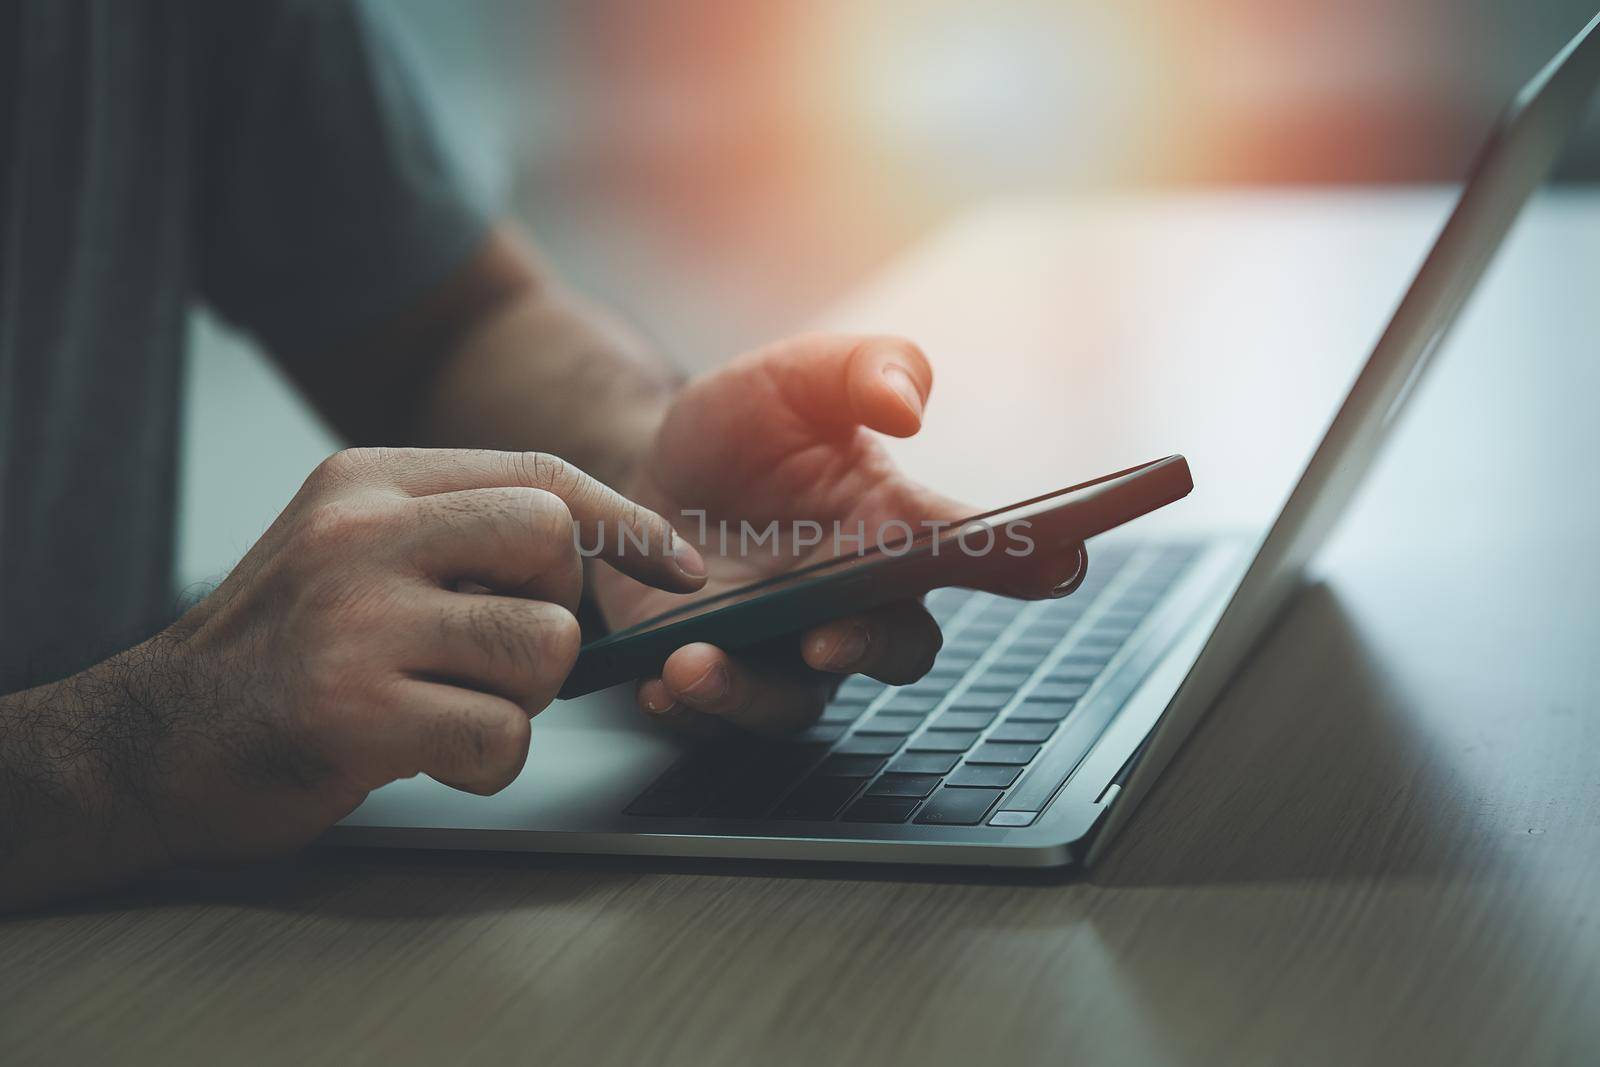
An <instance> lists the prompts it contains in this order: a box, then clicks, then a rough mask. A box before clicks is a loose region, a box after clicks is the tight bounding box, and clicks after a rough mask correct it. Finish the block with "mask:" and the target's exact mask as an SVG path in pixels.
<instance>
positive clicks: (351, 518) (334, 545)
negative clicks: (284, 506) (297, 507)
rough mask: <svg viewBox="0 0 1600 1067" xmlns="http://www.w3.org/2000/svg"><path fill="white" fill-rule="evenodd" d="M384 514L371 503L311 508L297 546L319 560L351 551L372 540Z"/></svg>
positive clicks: (348, 502) (342, 501) (330, 503)
mask: <svg viewBox="0 0 1600 1067" xmlns="http://www.w3.org/2000/svg"><path fill="white" fill-rule="evenodd" d="M382 521H383V515H382V514H381V513H380V511H379V509H377V508H375V507H374V506H373V505H372V504H371V503H370V502H366V501H356V500H349V499H336V500H329V501H326V502H324V503H321V504H318V505H317V506H316V507H314V508H312V509H310V511H308V512H307V513H306V515H305V516H304V518H303V519H302V520H301V522H300V524H299V528H298V530H297V531H296V536H295V539H294V540H295V542H296V547H297V548H298V549H301V550H303V551H305V552H307V553H309V554H310V558H313V559H314V558H317V557H319V556H321V555H323V554H325V553H327V552H329V551H339V550H343V549H349V548H352V547H354V546H356V545H359V544H362V543H364V542H365V541H367V540H368V539H370V538H371V537H372V536H373V534H374V532H375V530H376V527H377V526H379V525H381V523H382Z"/></svg>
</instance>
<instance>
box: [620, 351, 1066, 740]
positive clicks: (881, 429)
mask: <svg viewBox="0 0 1600 1067" xmlns="http://www.w3.org/2000/svg"><path fill="white" fill-rule="evenodd" d="M932 387H933V370H932V368H931V367H930V366H929V364H928V360H927V358H926V357H925V356H924V355H923V354H922V352H921V351H920V350H919V349H918V348H917V346H916V345H913V344H912V343H910V342H909V341H906V340H903V339H900V338H894V337H862V336H836V335H815V334H814V335H804V336H800V337H796V338H792V339H790V340H787V341H782V342H779V343H777V344H774V345H771V346H769V347H767V348H764V349H760V350H758V351H756V352H754V353H751V354H749V355H746V356H742V357H740V358H739V359H737V360H735V361H733V362H732V363H730V364H729V365H727V366H726V367H724V368H722V369H720V370H717V371H715V372H713V373H711V374H709V375H707V376H705V377H703V378H700V379H698V380H696V381H694V382H691V383H690V384H689V385H688V386H687V387H686V388H685V389H684V390H683V392H682V393H681V394H680V395H679V396H678V398H677V399H676V401H675V402H674V403H673V405H672V407H671V409H670V410H669V411H668V413H667V416H666V418H665V420H664V421H663V423H662V426H661V429H660V431H659V433H658V434H657V436H656V439H655V442H654V445H653V447H652V448H651V449H650V450H649V451H648V453H647V454H646V455H644V456H643V457H642V458H641V461H640V463H639V465H638V468H637V472H636V475H635V477H634V478H633V479H632V481H631V482H629V483H628V484H625V485H623V486H620V487H619V488H621V489H622V490H623V491H624V492H625V493H627V494H628V495H629V496H631V497H632V498H633V499H635V500H637V501H638V502H639V503H641V504H643V505H644V506H646V507H648V508H652V509H654V510H655V511H657V512H659V513H660V514H662V515H664V516H666V517H667V518H668V520H669V521H672V522H673V523H674V524H676V525H677V527H678V532H679V533H680V535H682V536H684V537H686V538H688V539H689V540H691V541H695V542H696V543H697V545H698V547H699V549H700V552H701V554H702V555H703V556H704V557H705V560H706V563H707V566H708V569H709V578H710V580H709V581H708V582H707V584H706V586H705V589H704V590H703V591H702V593H701V594H699V595H714V594H716V593H719V592H725V591H727V590H728V589H732V588H735V587H737V586H739V585H742V584H745V583H747V582H752V581H757V580H759V579H762V578H767V577H771V576H773V575H774V574H778V573H782V572H784V571H788V570H792V569H794V568H797V567H802V566H805V565H807V564H810V563H815V562H818V561H820V560H822V559H826V558H829V557H831V556H832V555H834V554H835V553H834V549H835V544H836V542H835V538H834V531H835V530H836V529H837V530H839V531H841V532H842V535H843V537H846V538H853V537H855V536H856V535H857V534H859V533H860V532H862V531H863V530H864V531H865V534H866V541H865V544H864V545H863V548H866V549H870V548H871V547H873V546H874V545H875V544H877V543H878V541H879V539H880V538H883V539H885V540H886V541H888V543H891V544H892V543H894V539H895V538H898V537H903V536H904V534H905V532H906V529H907V528H908V527H909V529H910V530H911V531H912V532H916V533H920V532H922V530H923V527H922V525H921V524H923V523H954V522H958V521H960V520H961V519H963V518H965V517H967V516H970V515H972V514H973V513H974V511H975V510H976V509H973V508H969V507H966V506H963V505H961V504H958V503H956V502H954V501H952V500H950V499H948V498H946V497H943V496H940V495H939V494H937V493H935V492H933V491H931V490H929V489H927V488H925V487H923V486H921V485H918V484H917V483H915V482H913V481H911V480H910V479H908V478H906V477H905V476H904V475H902V474H901V473H900V472H899V470H898V469H897V468H896V467H895V465H894V463H893V462H892V461H891V460H890V459H889V456H888V454H887V452H886V451H885V450H884V448H883V446H882V443H881V442H880V440H879V439H878V436H877V435H878V434H889V435H891V436H894V437H909V436H911V435H912V434H914V433H916V432H917V431H918V430H919V429H920V428H921V426H922V417H923V410H924V408H925V407H926V405H927V402H928V395H929V392H930V391H931V389H932ZM773 523H776V524H777V531H778V533H777V540H776V542H775V543H774V542H771V541H766V540H763V541H762V542H761V543H760V544H759V545H754V546H752V543H751V542H750V541H749V540H748V539H746V538H744V537H741V530H748V531H751V532H752V533H756V534H761V535H763V536H764V535H765V534H766V531H767V528H768V527H769V526H770V525H771V524H773ZM796 524H799V525H796ZM901 524H904V525H901ZM723 531H726V537H725V538H724V536H723ZM884 531H888V532H887V534H885V533H884ZM797 532H799V533H800V534H801V536H796V533H797ZM813 538H816V540H815V541H813ZM724 541H726V545H725V550H724ZM842 543H843V544H846V545H850V546H851V547H852V548H854V546H855V542H854V541H844V542H842ZM1077 566H1078V559H1077V554H1076V553H1075V552H1066V553H1055V552H1045V553H1043V554H1042V555H1041V556H1040V558H1039V561H1038V564H1037V565H1036V566H1034V567H1033V568H1032V569H1031V573H1028V574H1026V575H1024V576H1022V577H1018V576H1017V574H1016V572H1012V573H1011V575H1010V576H1009V577H1008V578H1007V579H1006V584H1005V585H1004V586H1002V587H999V588H996V589H995V590H993V591H995V592H1001V593H1005V594H1007V595H1011V596H1021V597H1027V598H1039V597H1046V596H1050V595H1052V593H1053V592H1055V591H1056V590H1057V589H1058V588H1063V587H1065V585H1066V583H1068V582H1069V581H1070V580H1071V579H1073V578H1074V577H1075V576H1076V575H1075V573H1074V572H1075V571H1076V569H1077ZM1055 571H1060V572H1061V573H1054V572H1055ZM594 582H595V593H596V597H597V602H598V604H599V606H600V610H601V613H602V614H603V615H604V617H605V618H606V620H607V622H608V624H609V625H611V626H612V627H613V628H614V629H621V628H623V627H627V626H631V625H633V624H635V623H637V622H640V621H642V620H644V619H647V618H649V617H651V616H653V615H657V614H660V613H661V612H663V611H666V610H668V609H670V608H672V607H674V606H676V605H677V604H679V603H681V602H682V601H681V599H680V598H678V597H675V596H673V595H672V594H669V593H663V592H661V591H660V590H655V589H651V588H649V587H647V586H644V585H642V584H640V583H638V582H635V581H633V580H631V579H629V578H627V577H625V576H623V575H620V574H617V573H615V572H612V571H610V570H609V569H607V568H599V569H597V570H596V572H595V575H594ZM941 640H942V639H941V637H940V633H939V627H938V625H937V623H935V622H934V620H933V618H932V616H931V615H929V614H928V612H927V610H926V609H924V608H923V606H922V604H921V603H919V602H916V601H908V602H904V603H898V604H891V605H889V606H887V607H884V608H880V609H877V610H875V611H872V612H869V613H866V614H862V615H857V616H853V617H850V618H844V619H839V620H836V621H834V622H830V623H827V624H825V625H822V626H818V627H816V628H814V629H811V630H809V631H807V632H805V633H803V634H801V635H800V636H799V637H798V638H797V641H796V646H795V647H793V648H792V649H790V650H788V654H786V655H779V656H776V657H761V658H759V659H755V658H743V659H741V658H736V657H734V656H731V655H729V654H728V653H726V652H724V651H723V650H721V649H719V648H717V647H715V646H713V645H709V644H703V643H699V644H690V645H686V646H684V647H683V648H680V649H678V650H677V651H676V652H674V653H673V654H672V656H671V657H670V658H669V659H668V660H667V662H666V665H665V666H664V667H663V669H662V672H661V677H659V678H648V679H645V680H643V681H642V682H640V684H639V688H638V699H639V704H640V706H641V707H642V708H643V709H644V710H645V711H646V712H647V713H650V714H652V715H654V716H657V717H659V718H660V719H661V720H663V721H667V722H673V723H681V724H685V725H690V726H694V725H703V724H704V723H705V721H706V719H707V718H708V717H710V718H712V719H721V720H724V721H727V722H731V723H734V724H736V725H738V726H740V727H743V728H746V729H750V730H754V731H757V732H763V733H776V732H786V731H790V730H795V729H799V728H802V727H804V726H805V725H806V724H808V723H810V722H812V721H813V720H815V718H816V717H817V715H818V714H820V712H821V710H822V707H823V705H824V704H825V702H826V700H827V698H828V695H829V693H830V692H831V691H832V689H833V687H834V686H835V685H837V683H838V680H839V678H840V676H841V675H845V674H851V673H860V674H866V675H870V676H872V677H874V678H878V679H880V680H882V681H885V682H889V683H892V684H897V685H903V684H906V683H909V682H913V681H915V680H916V679H918V678H920V677H922V676H923V675H924V674H926V673H927V672H928V670H929V669H930V668H931V667H932V666H933V661H934V658H935V656H936V655H937V654H938V651H939V647H940V644H941Z"/></svg>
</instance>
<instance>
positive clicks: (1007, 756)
mask: <svg viewBox="0 0 1600 1067" xmlns="http://www.w3.org/2000/svg"><path fill="white" fill-rule="evenodd" d="M1038 754H1039V746H1038V745H1021V744H1015V743H1012V742H1009V741H985V742H984V743H983V744H981V745H979V746H978V747H977V748H976V749H974V750H973V751H972V753H971V754H970V755H968V756H967V762H968V763H1003V764H1008V765H1011V766H1015V767H1021V766H1023V765H1024V764H1026V763H1028V762H1030V761H1031V760H1032V759H1033V757H1035V756H1037V755H1038Z"/></svg>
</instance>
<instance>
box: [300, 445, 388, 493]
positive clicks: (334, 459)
mask: <svg viewBox="0 0 1600 1067" xmlns="http://www.w3.org/2000/svg"><path fill="white" fill-rule="evenodd" d="M383 453H384V450H383V449H381V448H345V449H341V450H340V451H338V452H335V453H334V454H333V455H331V456H329V457H328V458H326V459H324V460H323V461H322V462H321V463H319V464H317V468H316V470H314V471H312V472H311V478H312V480H314V481H315V482H317V483H318V484H320V485H323V486H338V485H348V484H349V483H350V482H353V481H359V480H360V479H361V478H362V477H363V476H364V475H365V474H366V473H367V472H369V471H371V470H372V469H373V468H374V467H376V466H378V465H379V464H381V463H382V462H383Z"/></svg>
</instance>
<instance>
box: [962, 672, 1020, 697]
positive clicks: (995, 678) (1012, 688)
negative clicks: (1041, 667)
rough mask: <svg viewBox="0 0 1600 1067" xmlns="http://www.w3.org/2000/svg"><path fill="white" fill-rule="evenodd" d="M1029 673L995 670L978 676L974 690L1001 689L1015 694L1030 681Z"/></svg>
mask: <svg viewBox="0 0 1600 1067" xmlns="http://www.w3.org/2000/svg"><path fill="white" fill-rule="evenodd" d="M1030 673H1031V672H1029V671H997V670H995V669H994V668H992V667H991V668H990V669H989V670H986V671H984V672H983V673H982V674H980V675H978V678H977V680H976V681H974V682H973V683H972V687H973V688H974V689H999V690H1003V691H1005V692H1008V693H1015V692H1016V691H1017V690H1018V689H1021V688H1022V687H1023V685H1025V684H1026V683H1027V681H1028V676H1029V674H1030Z"/></svg>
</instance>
